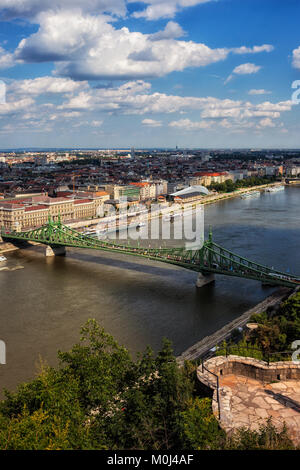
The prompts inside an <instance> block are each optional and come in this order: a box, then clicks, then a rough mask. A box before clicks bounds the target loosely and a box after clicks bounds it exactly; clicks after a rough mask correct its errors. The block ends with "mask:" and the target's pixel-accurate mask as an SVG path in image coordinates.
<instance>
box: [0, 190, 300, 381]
mask: <svg viewBox="0 0 300 470" xmlns="http://www.w3.org/2000/svg"><path fill="white" fill-rule="evenodd" d="M299 203H300V188H299V187H298V188H297V187H291V188H286V189H285V190H284V191H280V192H277V193H273V194H268V193H262V194H261V196H259V197H257V198H255V197H254V198H250V199H241V198H235V199H231V200H227V201H223V202H219V203H217V204H214V205H210V206H206V208H205V224H206V228H208V227H209V225H212V227H213V231H214V240H215V241H216V242H217V243H219V244H220V245H223V246H224V247H225V248H228V249H229V250H232V251H234V252H236V253H238V254H241V255H242V256H246V257H248V258H250V259H253V260H254V261H257V262H260V263H262V264H268V265H269V266H274V268H275V267H276V268H278V269H281V270H284V271H286V270H287V269H290V271H291V272H293V273H295V274H300V250H299V248H300V242H299V237H300V204H299ZM6 257H7V258H8V261H7V262H6V263H1V267H0V302H1V304H0V339H2V340H4V341H5V343H6V346H7V364H6V365H0V388H1V389H3V387H5V388H8V389H11V390H13V389H15V388H16V386H17V384H18V383H20V382H22V381H26V380H30V379H31V378H32V377H34V374H35V373H36V367H37V363H38V361H39V357H42V358H43V359H44V360H46V361H47V362H48V363H49V364H51V365H55V364H56V363H57V361H56V352H57V350H59V349H60V350H68V349H69V348H70V347H71V346H72V344H74V343H75V342H77V341H78V339H79V330H80V327H81V326H82V325H83V324H84V323H85V321H86V320H87V319H89V318H95V319H97V321H98V322H99V323H100V324H101V325H102V326H103V327H104V328H105V329H106V330H107V332H109V333H111V334H112V335H113V336H114V337H115V338H116V339H117V340H118V341H119V342H120V343H121V344H124V345H125V346H126V347H127V348H128V349H129V350H130V351H131V352H132V353H133V354H136V353H137V352H138V351H143V350H144V349H145V346H146V345H148V344H149V345H151V346H152V347H153V349H154V350H156V351H157V350H158V349H159V347H160V345H161V340H162V338H163V337H167V338H169V339H170V340H171V341H172V342H173V346H174V350H175V353H176V354H180V353H181V352H183V351H184V350H185V349H187V348H188V347H190V346H191V345H193V344H194V343H196V342H198V341H199V340H201V339H202V338H203V337H205V336H207V335H209V334H212V333H213V332H215V331H216V330H217V329H219V328H221V327H222V326H224V325H225V324H226V323H228V322H230V321H232V320H233V319H235V318H236V317H238V316H239V315H240V314H242V313H243V312H244V311H245V310H247V309H249V308H251V307H253V306H254V305H255V304H256V303H258V302H260V301H261V300H263V299H264V298H265V297H267V296H268V295H270V294H271V293H272V292H273V291H274V289H273V288H266V287H262V286H261V285H260V283H258V282H255V281H249V280H242V279H238V278H230V277H226V276H217V278H216V283H215V285H209V286H207V287H205V288H203V289H196V288H195V282H196V278H197V274H196V273H193V272H190V271H187V270H184V269H181V268H179V267H176V266H171V265H167V264H163V263H159V262H154V261H148V260H145V259H139V258H135V257H130V256H129V255H122V254H109V253H102V252H98V251H93V250H91V251H88V250H79V249H69V248H68V249H67V256H66V257H65V258H63V257H56V258H46V257H45V256H44V249H42V248H40V247H34V248H30V249H26V250H20V251H17V252H14V253H11V254H7V255H6ZM3 267H8V268H9V270H6V269H5V270H1V268H3Z"/></svg>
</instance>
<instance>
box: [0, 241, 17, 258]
mask: <svg viewBox="0 0 300 470" xmlns="http://www.w3.org/2000/svg"><path fill="white" fill-rule="evenodd" d="M17 250H19V248H18V247H17V246H14V245H13V244H12V243H4V242H0V255H2V254H4V253H9V252H10V251H17Z"/></svg>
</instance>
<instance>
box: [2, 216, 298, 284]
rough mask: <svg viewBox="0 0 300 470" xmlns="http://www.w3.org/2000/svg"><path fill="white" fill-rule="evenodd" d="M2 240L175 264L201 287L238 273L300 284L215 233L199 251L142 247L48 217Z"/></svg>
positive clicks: (54, 251)
mask: <svg viewBox="0 0 300 470" xmlns="http://www.w3.org/2000/svg"><path fill="white" fill-rule="evenodd" d="M1 237H2V239H3V241H10V242H12V243H18V241H20V242H22V241H24V242H26V241H27V242H37V243H41V244H43V245H46V246H47V250H49V252H48V254H51V255H55V254H64V253H65V247H73V248H89V249H92V250H101V251H108V252H116V253H124V254H126V255H131V256H138V257H140V258H147V259H150V260H155V261H161V262H163V263H169V264H174V265H176V266H181V267H182V268H185V269H189V270H191V271H195V272H197V273H199V278H198V283H197V285H198V287H201V286H203V285H205V284H208V283H209V282H212V281H213V280H214V274H223V275H226V276H235V277H241V278H245V279H253V280H256V281H261V282H262V283H263V284H268V285H281V286H286V287H296V286H297V285H300V277H299V276H293V275H290V274H287V273H284V272H281V271H276V270H274V269H272V268H268V267H267V266H263V265H261V264H258V263H254V262H253V261H250V260H248V259H246V258H243V257H242V256H239V255H236V254H235V253H232V252H231V251H228V250H226V249H225V248H223V247H221V246H219V245H217V244H216V243H214V242H213V240H212V232H210V234H209V238H208V240H207V241H205V242H204V244H203V246H202V248H200V249H198V250H188V249H186V248H142V247H136V246H130V245H129V244H127V245H122V244H119V243H117V242H115V241H107V240H99V239H97V238H93V237H91V236H87V235H84V234H82V233H80V232H77V231H76V230H73V229H71V228H69V227H67V226H65V225H63V224H62V223H61V222H60V220H59V221H58V222H53V221H52V220H51V219H49V221H48V223H47V225H44V226H42V227H39V228H37V229H35V230H30V231H26V232H15V231H8V230H7V229H5V228H2V229H1Z"/></svg>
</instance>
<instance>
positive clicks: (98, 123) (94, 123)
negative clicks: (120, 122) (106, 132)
mask: <svg viewBox="0 0 300 470" xmlns="http://www.w3.org/2000/svg"><path fill="white" fill-rule="evenodd" d="M102 124H103V121H92V122H91V126H92V127H101V126H102Z"/></svg>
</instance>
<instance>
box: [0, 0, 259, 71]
mask: <svg viewBox="0 0 300 470" xmlns="http://www.w3.org/2000/svg"><path fill="white" fill-rule="evenodd" d="M0 1H1V0H0ZM39 23H40V27H39V30H38V31H37V32H36V33H34V34H32V35H31V36H29V37H27V38H24V39H23V40H22V41H21V42H20V43H19V45H18V47H17V49H16V51H15V57H16V59H17V60H19V61H23V62H52V61H54V62H55V63H56V75H58V76H63V77H71V78H73V79H77V80H87V79H119V80H130V79H137V78H152V77H161V76H164V75H166V74H169V73H171V72H174V71H182V70H184V69H186V68H187V67H204V66H207V65H209V64H212V63H215V62H219V61H223V60H225V59H226V58H227V57H228V55H229V54H230V53H232V52H233V53H234V51H233V50H232V49H226V48H218V49H212V48H210V47H208V46H207V45H205V44H201V43H195V42H193V41H183V40H176V39H175V37H178V36H181V35H182V34H183V30H182V28H181V27H180V25H178V24H177V23H175V22H169V23H168V24H167V25H166V28H165V29H164V30H163V31H159V32H157V33H154V34H143V33H140V32H131V31H129V29H128V28H126V27H123V28H121V29H117V28H116V27H114V26H113V25H112V24H110V23H109V18H108V17H107V16H105V15H98V16H92V15H90V14H84V15H83V14H82V13H81V12H79V11H72V14H70V12H69V11H65V10H64V11H56V12H47V13H41V14H40V15H39ZM255 47H259V46H255ZM261 47H264V46H261ZM247 65H248V66H249V65H252V66H254V64H244V66H247ZM241 67H242V66H241ZM254 67H258V66H254ZM234 73H242V71H239V68H237V71H235V72H234ZM249 73H250V72H249Z"/></svg>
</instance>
